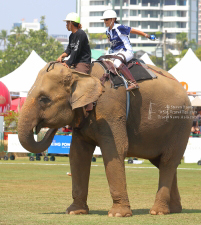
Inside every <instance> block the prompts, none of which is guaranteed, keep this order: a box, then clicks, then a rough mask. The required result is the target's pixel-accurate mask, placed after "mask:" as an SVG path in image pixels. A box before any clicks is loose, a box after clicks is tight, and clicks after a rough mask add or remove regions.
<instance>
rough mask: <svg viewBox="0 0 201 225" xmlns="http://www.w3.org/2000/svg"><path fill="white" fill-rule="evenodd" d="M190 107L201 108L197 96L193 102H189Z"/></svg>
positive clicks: (200, 100) (200, 102)
mask: <svg viewBox="0 0 201 225" xmlns="http://www.w3.org/2000/svg"><path fill="white" fill-rule="evenodd" d="M191 105H192V106H201V99H200V98H199V97H198V96H196V97H195V98H194V99H193V101H192V102H191Z"/></svg>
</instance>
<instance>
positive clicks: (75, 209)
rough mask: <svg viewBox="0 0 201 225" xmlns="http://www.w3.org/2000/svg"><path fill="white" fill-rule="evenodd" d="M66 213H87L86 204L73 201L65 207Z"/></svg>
mask: <svg viewBox="0 0 201 225" xmlns="http://www.w3.org/2000/svg"><path fill="white" fill-rule="evenodd" d="M66 213H67V214H70V215H80V214H88V213H89V208H88V206H87V205H86V204H78V203H73V204H72V205H70V206H69V207H68V208H67V209H66Z"/></svg>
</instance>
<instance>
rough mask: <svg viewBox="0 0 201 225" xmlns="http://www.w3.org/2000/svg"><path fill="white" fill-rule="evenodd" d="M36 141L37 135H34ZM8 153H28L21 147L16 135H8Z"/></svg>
mask: <svg viewBox="0 0 201 225" xmlns="http://www.w3.org/2000/svg"><path fill="white" fill-rule="evenodd" d="M34 139H35V140H36V141H37V135H34ZM8 152H18V153H30V152H29V151H27V150H26V149H24V148H23V147H22V145H21V144H20V141H19V138H18V135H17V134H8Z"/></svg>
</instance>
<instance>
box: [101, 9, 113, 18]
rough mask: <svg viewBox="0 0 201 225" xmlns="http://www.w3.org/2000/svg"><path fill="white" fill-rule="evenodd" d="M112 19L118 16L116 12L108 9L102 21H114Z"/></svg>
mask: <svg viewBox="0 0 201 225" xmlns="http://www.w3.org/2000/svg"><path fill="white" fill-rule="evenodd" d="M112 18H117V14H116V12H115V11H114V10H112V9H108V10H106V11H105V12H104V13H103V17H102V19H101V20H104V19H112Z"/></svg>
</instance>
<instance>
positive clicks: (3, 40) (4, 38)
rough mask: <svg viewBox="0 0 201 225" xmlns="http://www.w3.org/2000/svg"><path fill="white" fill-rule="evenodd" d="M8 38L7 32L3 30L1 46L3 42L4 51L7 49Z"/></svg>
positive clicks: (0, 34)
mask: <svg viewBox="0 0 201 225" xmlns="http://www.w3.org/2000/svg"><path fill="white" fill-rule="evenodd" d="M7 38H8V34H7V30H1V32H0V40H1V42H0V45H1V44H2V42H3V46H4V50H5V48H6V41H7Z"/></svg>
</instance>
